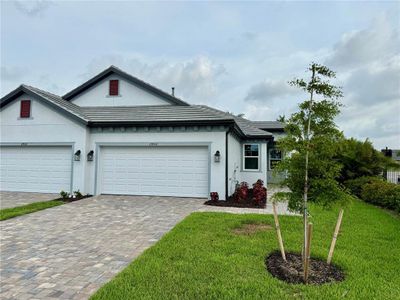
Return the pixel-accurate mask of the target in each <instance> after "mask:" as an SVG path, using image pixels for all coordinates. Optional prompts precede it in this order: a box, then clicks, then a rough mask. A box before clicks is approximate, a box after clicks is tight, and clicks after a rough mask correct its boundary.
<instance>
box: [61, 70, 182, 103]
mask: <svg viewBox="0 0 400 300" xmlns="http://www.w3.org/2000/svg"><path fill="white" fill-rule="evenodd" d="M111 75H117V76H119V77H121V78H123V79H124V80H126V81H127V82H129V83H131V84H133V85H134V86H136V87H138V88H140V89H142V90H144V91H146V92H148V93H150V94H152V95H155V96H158V97H159V98H161V99H163V100H165V101H166V102H167V103H169V104H173V105H189V104H188V103H186V102H184V101H183V100H181V99H179V98H176V97H175V96H172V95H170V94H168V93H166V92H164V91H162V90H160V89H159V88H156V87H155V86H153V85H151V84H149V83H147V82H144V81H142V80H140V79H138V78H136V77H134V76H132V75H130V74H128V73H126V72H124V71H122V70H120V69H118V68H117V67H115V66H110V67H109V68H107V69H106V70H104V71H102V72H101V73H99V74H98V75H96V76H95V77H93V78H91V79H89V80H88V81H86V82H85V83H83V84H81V85H80V86H78V87H77V88H75V89H73V90H72V91H70V92H69V93H67V94H65V95H64V96H63V97H62V98H63V99H65V100H68V101H70V100H72V99H74V98H75V97H77V96H78V95H80V94H81V93H83V92H85V91H87V90H88V89H90V88H92V87H93V86H95V85H96V84H98V83H100V82H101V81H103V80H104V79H106V78H107V77H110V76H111Z"/></svg>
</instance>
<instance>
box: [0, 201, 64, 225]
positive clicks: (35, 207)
mask: <svg viewBox="0 0 400 300" xmlns="http://www.w3.org/2000/svg"><path fill="white" fill-rule="evenodd" d="M61 204H64V202H63V201H59V200H52V201H43V202H35V203H31V204H27V205H22V206H17V207H11V208H5V209H1V210H0V221H3V220H7V219H11V218H15V217H18V216H22V215H26V214H30V213H33V212H35V211H39V210H42V209H46V208H50V207H54V206H58V205H61Z"/></svg>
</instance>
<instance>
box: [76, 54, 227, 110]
mask: <svg viewBox="0 0 400 300" xmlns="http://www.w3.org/2000/svg"><path fill="white" fill-rule="evenodd" d="M110 65H115V66H117V67H119V68H121V69H122V70H124V71H126V72H128V73H130V74H132V75H133V76H136V77H138V78H140V79H143V80H145V81H147V82H149V83H150V84H152V85H155V86H157V87H160V88H162V89H164V90H165V91H167V92H170V90H171V87H175V95H177V96H178V97H182V98H183V99H185V100H187V101H189V102H193V103H210V102H212V97H214V96H215V95H216V94H217V91H218V85H217V81H218V80H219V78H220V77H221V76H222V75H224V74H225V73H226V70H225V67H224V66H223V65H222V64H217V63H215V62H213V61H212V60H211V59H209V58H208V57H206V56H198V57H195V58H192V59H188V60H181V61H175V62H165V61H162V60H159V61H154V62H147V59H146V58H144V57H140V56H138V57H132V58H126V57H124V56H120V55H110V56H105V57H100V58H97V59H94V60H93V61H92V62H91V63H90V64H89V65H88V67H87V72H86V73H85V74H83V77H85V78H86V79H87V78H90V77H92V76H93V75H95V74H96V73H98V72H100V71H101V70H103V69H105V68H107V67H108V66H110Z"/></svg>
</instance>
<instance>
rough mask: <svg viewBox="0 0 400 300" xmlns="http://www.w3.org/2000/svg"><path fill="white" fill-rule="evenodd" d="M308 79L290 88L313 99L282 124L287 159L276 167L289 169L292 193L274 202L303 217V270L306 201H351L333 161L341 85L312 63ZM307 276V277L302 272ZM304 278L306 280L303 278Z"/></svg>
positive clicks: (338, 139)
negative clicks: (339, 179) (281, 202)
mask: <svg viewBox="0 0 400 300" xmlns="http://www.w3.org/2000/svg"><path fill="white" fill-rule="evenodd" d="M308 71H309V72H311V76H310V79H309V80H308V81H306V80H304V79H295V80H293V81H291V82H290V84H291V85H292V86H295V87H298V88H300V89H302V90H303V91H305V92H306V93H307V94H308V96H309V98H308V99H307V100H306V101H304V102H302V103H300V104H299V111H297V112H295V113H293V114H292V115H291V116H290V118H288V119H287V120H284V122H285V132H286V136H285V137H283V138H282V139H280V140H279V141H278V146H279V147H280V149H282V150H283V151H284V152H285V153H290V155H288V156H286V157H285V158H284V159H283V160H282V162H281V163H280V164H278V166H277V169H278V170H280V171H287V174H288V175H287V177H286V178H285V180H284V182H283V184H284V185H286V186H288V187H289V188H290V191H289V192H280V193H277V194H276V196H275V197H274V198H275V200H282V199H284V200H288V205H289V208H290V209H292V210H295V211H301V212H302V214H303V247H302V249H303V251H302V252H303V258H302V259H303V265H304V267H305V263H306V255H305V249H306V248H307V227H308V202H309V201H311V202H315V203H318V204H321V205H323V206H329V205H331V204H332V203H333V202H336V201H348V200H349V199H351V196H350V194H349V193H347V191H346V189H345V188H344V187H343V186H342V185H341V184H340V183H339V182H338V181H337V178H338V177H339V176H340V171H341V164H340V163H339V162H338V161H337V160H335V157H336V155H337V152H338V151H337V150H338V147H339V145H340V142H341V141H342V140H343V138H344V137H343V134H342V132H340V131H339V130H338V128H337V126H336V124H335V121H334V120H335V117H336V116H337V115H338V114H339V112H340V107H341V104H340V102H338V99H339V98H340V97H342V92H341V89H340V88H339V87H336V86H334V85H332V84H331V83H330V82H329V80H330V79H332V78H335V76H336V75H335V73H334V72H333V71H331V70H330V69H328V68H327V67H325V66H323V65H319V64H316V63H312V64H311V65H310V67H309V69H308ZM304 275H306V274H304ZM305 277H306V276H304V278H305Z"/></svg>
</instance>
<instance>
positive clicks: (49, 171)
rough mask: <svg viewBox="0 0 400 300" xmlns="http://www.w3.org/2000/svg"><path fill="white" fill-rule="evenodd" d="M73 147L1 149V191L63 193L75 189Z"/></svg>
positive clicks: (2, 147) (4, 147) (16, 147)
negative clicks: (72, 159)
mask: <svg viewBox="0 0 400 300" xmlns="http://www.w3.org/2000/svg"><path fill="white" fill-rule="evenodd" d="M71 155H72V149H71V147H70V146H62V147H61V146H54V147H52V146H1V147H0V158H1V159H0V169H1V176H0V190H2V191H20V192H40V193H59V192H60V191H61V190H64V191H69V190H70V186H71Z"/></svg>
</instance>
